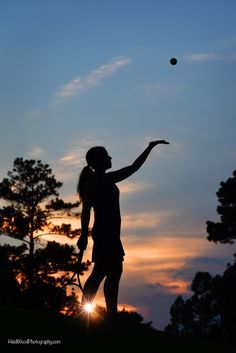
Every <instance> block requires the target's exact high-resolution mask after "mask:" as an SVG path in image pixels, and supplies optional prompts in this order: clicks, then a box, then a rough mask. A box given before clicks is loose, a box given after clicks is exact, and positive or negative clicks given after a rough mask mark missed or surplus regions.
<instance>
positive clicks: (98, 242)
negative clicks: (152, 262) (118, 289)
mask: <svg viewBox="0 0 236 353" xmlns="http://www.w3.org/2000/svg"><path fill="white" fill-rule="evenodd" d="M119 195H120V192H119V189H118V187H117V186H116V184H114V183H113V182H112V181H111V180H110V179H109V178H108V177H106V176H105V177H104V178H103V179H102V180H100V181H99V183H98V186H97V188H96V191H95V193H94V197H93V209H94V225H93V228H92V238H93V242H94V244H93V251H92V261H93V262H95V261H99V260H102V261H104V260H107V261H109V260H112V261H113V260H122V259H123V256H124V255H125V253H124V249H123V246H122V243H121V240H120V228H121V216H120V202H119Z"/></svg>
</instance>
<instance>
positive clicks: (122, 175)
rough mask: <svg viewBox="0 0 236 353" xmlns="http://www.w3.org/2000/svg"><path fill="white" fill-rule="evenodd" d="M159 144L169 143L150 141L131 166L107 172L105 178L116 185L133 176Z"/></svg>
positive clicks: (166, 143)
mask: <svg viewBox="0 0 236 353" xmlns="http://www.w3.org/2000/svg"><path fill="white" fill-rule="evenodd" d="M160 144H165V145H168V144H169V142H167V141H165V140H157V141H152V142H150V143H149V145H148V147H147V148H146V149H145V150H144V151H143V153H142V154H140V156H139V157H138V158H137V159H136V160H135V161H134V162H133V164H131V165H129V166H127V167H124V168H121V169H118V170H116V171H114V172H109V173H107V174H106V175H107V177H109V178H110V179H111V180H112V181H113V182H114V183H118V182H119V181H122V180H124V179H126V178H128V177H129V176H130V175H132V174H134V173H135V172H136V171H137V170H138V169H139V168H140V167H141V166H142V165H143V163H144V162H145V161H146V159H147V157H148V156H149V154H150V152H151V150H152V149H153V148H154V147H155V146H157V145H160Z"/></svg>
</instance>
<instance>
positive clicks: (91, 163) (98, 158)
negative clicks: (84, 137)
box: [77, 146, 112, 200]
mask: <svg viewBox="0 0 236 353" xmlns="http://www.w3.org/2000/svg"><path fill="white" fill-rule="evenodd" d="M85 159H86V162H87V166H86V167H84V168H83V170H82V172H81V174H80V177H79V181H78V185H77V192H78V194H79V196H80V198H81V199H82V200H83V198H84V189H85V184H86V181H87V180H88V178H89V176H90V175H91V174H92V173H94V171H95V172H96V171H102V172H105V171H106V170H107V169H110V168H111V166H112V164H111V157H110V156H109V154H108V153H107V150H106V149H105V148H104V147H102V146H95V147H92V148H90V149H89V150H88V152H87V153H86V156H85Z"/></svg>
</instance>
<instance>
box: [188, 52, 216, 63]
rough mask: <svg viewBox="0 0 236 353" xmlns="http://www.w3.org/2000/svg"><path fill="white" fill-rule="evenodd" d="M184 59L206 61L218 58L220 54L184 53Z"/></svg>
mask: <svg viewBox="0 0 236 353" xmlns="http://www.w3.org/2000/svg"><path fill="white" fill-rule="evenodd" d="M184 59H185V60H186V61H191V62H208V61H216V60H220V59H221V56H220V55H218V54H214V53H195V54H189V55H186V56H185V57H184Z"/></svg>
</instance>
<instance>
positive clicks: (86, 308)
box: [84, 303, 94, 314]
mask: <svg viewBox="0 0 236 353" xmlns="http://www.w3.org/2000/svg"><path fill="white" fill-rule="evenodd" d="M84 311H86V312H87V313H89V314H90V313H92V312H93V311H94V306H93V304H91V303H87V304H85V305H84Z"/></svg>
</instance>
